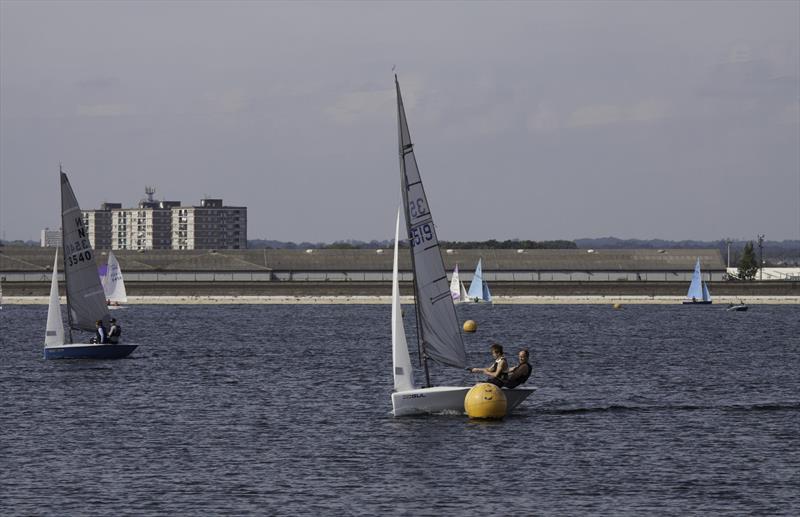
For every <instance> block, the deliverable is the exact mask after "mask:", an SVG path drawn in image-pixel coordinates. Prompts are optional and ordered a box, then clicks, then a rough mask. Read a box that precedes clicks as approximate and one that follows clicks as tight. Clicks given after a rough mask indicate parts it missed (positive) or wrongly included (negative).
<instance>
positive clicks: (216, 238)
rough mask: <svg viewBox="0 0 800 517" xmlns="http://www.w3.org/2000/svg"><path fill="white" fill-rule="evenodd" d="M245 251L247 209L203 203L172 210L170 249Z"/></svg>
mask: <svg viewBox="0 0 800 517" xmlns="http://www.w3.org/2000/svg"><path fill="white" fill-rule="evenodd" d="M245 248H247V207H244V206H223V205H222V200H221V199H203V200H201V201H200V206H178V207H175V208H173V209H172V249H176V250H196V249H245Z"/></svg>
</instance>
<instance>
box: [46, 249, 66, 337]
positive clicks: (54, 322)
mask: <svg viewBox="0 0 800 517" xmlns="http://www.w3.org/2000/svg"><path fill="white" fill-rule="evenodd" d="M63 344H64V322H63V320H62V319H61V302H60V300H59V298H58V248H56V256H55V259H54V260H53V277H52V278H51V279H50V305H49V306H48V308H47V328H46V330H45V335H44V345H45V346H59V345H63Z"/></svg>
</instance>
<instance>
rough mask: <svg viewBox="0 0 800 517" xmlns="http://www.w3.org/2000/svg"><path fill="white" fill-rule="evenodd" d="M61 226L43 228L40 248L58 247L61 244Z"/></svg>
mask: <svg viewBox="0 0 800 517" xmlns="http://www.w3.org/2000/svg"><path fill="white" fill-rule="evenodd" d="M61 239H62V237H61V228H59V229H58V230H51V229H50V228H45V229H44V230H42V236H41V245H42V246H41V247H42V248H58V247H60V246H61Z"/></svg>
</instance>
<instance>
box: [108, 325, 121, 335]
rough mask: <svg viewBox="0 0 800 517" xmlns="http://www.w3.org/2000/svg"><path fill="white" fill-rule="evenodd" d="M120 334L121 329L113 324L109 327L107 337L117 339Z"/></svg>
mask: <svg viewBox="0 0 800 517" xmlns="http://www.w3.org/2000/svg"><path fill="white" fill-rule="evenodd" d="M120 334H122V329H121V328H120V326H119V325H117V324H114V325H111V330H110V331H109V333H108V337H119V336H120Z"/></svg>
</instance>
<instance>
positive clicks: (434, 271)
mask: <svg viewBox="0 0 800 517" xmlns="http://www.w3.org/2000/svg"><path fill="white" fill-rule="evenodd" d="M395 86H396V89H397V120H398V140H399V142H398V144H399V155H400V173H401V174H400V175H401V186H402V189H401V190H402V194H403V205H404V206H403V212H404V215H405V221H406V230H407V232H408V239H409V243H410V245H411V259H412V265H413V268H414V290H415V293H414V294H415V299H416V303H417V314H418V317H419V322H418V333H419V335H418V339H419V342H420V343H421V344H422V349H423V350H422V352H423V354H424V355H425V356H426V357H429V358H430V359H433V360H434V361H436V362H438V363H440V364H443V365H447V366H453V367H457V368H463V367H464V366H465V365H466V362H467V358H466V351H465V349H464V342H463V340H462V338H461V333H460V330H459V325H458V319H457V318H456V312H455V306H454V305H453V299H452V297H451V295H450V285H449V282H448V281H447V273H446V272H445V270H444V261H443V260H442V254H441V250H440V246H439V239H438V237H437V235H436V227H435V225H434V223H433V216H432V214H431V211H430V206H429V205H428V198H427V196H426V194H425V189H424V188H423V185H422V177H421V176H420V172H419V168H418V166H417V160H416V156H415V155H414V146H413V144H412V143H411V135H410V132H409V129H408V122H407V119H406V114H405V108H404V106H403V98H402V95H401V94H400V84H399V83H398V82H397V79H396V78H395Z"/></svg>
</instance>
